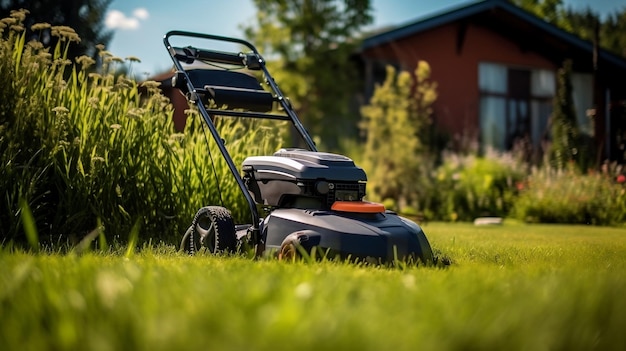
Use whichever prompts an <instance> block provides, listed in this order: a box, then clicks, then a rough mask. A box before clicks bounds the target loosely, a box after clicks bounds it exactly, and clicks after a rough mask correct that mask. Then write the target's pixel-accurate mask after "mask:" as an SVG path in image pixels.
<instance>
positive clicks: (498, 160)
mask: <svg viewBox="0 0 626 351" xmlns="http://www.w3.org/2000/svg"><path fill="white" fill-rule="evenodd" d="M524 167H525V166H524V164H523V163H521V162H519V161H518V160H516V159H515V157H514V156H512V155H511V154H498V153H496V152H491V151H490V152H487V154H486V155H485V156H480V157H479V156H475V155H459V154H451V153H444V157H443V162H442V164H441V165H440V166H439V167H438V168H437V170H436V171H435V174H434V177H433V178H434V179H433V188H432V189H431V191H430V192H429V193H430V194H431V198H430V200H429V201H430V203H429V204H428V205H427V206H425V208H428V209H430V211H432V213H431V214H430V216H431V217H432V218H433V219H440V220H447V221H457V220H458V221H472V220H474V219H475V218H476V217H480V216H506V215H507V213H508V211H509V210H510V208H511V207H512V205H513V202H514V200H515V196H516V193H517V188H516V185H517V184H518V183H519V182H520V181H521V180H522V179H523V178H524V175H525V173H524Z"/></svg>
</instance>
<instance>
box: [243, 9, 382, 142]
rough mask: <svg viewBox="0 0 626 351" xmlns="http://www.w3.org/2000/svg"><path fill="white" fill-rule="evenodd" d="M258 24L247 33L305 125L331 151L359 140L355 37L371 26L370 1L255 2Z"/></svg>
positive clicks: (247, 29)
mask: <svg viewBox="0 0 626 351" xmlns="http://www.w3.org/2000/svg"><path fill="white" fill-rule="evenodd" d="M254 3H255V5H256V7H257V10H258V11H257V24H256V25H253V26H249V27H246V28H244V30H245V33H246V35H247V37H248V38H249V40H250V41H252V42H253V43H254V44H255V45H257V47H258V48H259V50H260V51H261V52H262V54H263V55H264V56H265V57H266V59H267V60H268V61H269V62H268V66H270V68H271V69H272V71H273V72H274V77H275V78H276V80H277V81H278V82H279V83H280V84H281V89H282V90H283V92H284V93H285V94H286V95H287V96H289V97H290V99H291V102H292V103H293V105H294V108H295V109H296V111H297V112H298V113H299V115H300V117H301V118H302V120H303V122H304V124H305V126H306V127H307V128H308V129H309V130H310V132H311V133H312V134H313V137H314V138H315V139H316V140H317V141H318V144H319V143H320V142H321V143H323V144H324V146H325V147H327V148H331V149H332V148H336V147H338V146H339V144H340V139H341V138H342V137H343V135H344V134H346V133H347V134H349V135H351V136H356V134H357V131H358V129H357V122H358V117H357V115H358V114H357V113H352V114H351V113H350V112H351V111H350V100H351V99H352V97H353V95H354V91H355V88H356V86H358V85H357V82H358V74H357V71H356V68H355V67H354V64H353V63H351V62H350V56H351V55H352V54H353V53H354V50H355V49H356V47H357V43H356V41H354V40H353V38H354V37H355V36H356V35H357V34H358V32H359V30H360V29H361V28H362V27H363V26H365V25H367V24H369V23H371V21H372V16H371V7H370V2H369V0H281V1H276V0H255V1H254Z"/></svg>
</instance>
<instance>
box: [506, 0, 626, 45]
mask: <svg viewBox="0 0 626 351" xmlns="http://www.w3.org/2000/svg"><path fill="white" fill-rule="evenodd" d="M512 2H513V3H514V4H516V5H517V6H519V7H521V8H523V9H525V10H526V11H529V12H531V13H532V14H534V15H535V16H537V17H539V18H541V19H543V20H544V21H546V22H549V23H551V24H554V25H555V26H557V27H559V28H561V29H563V30H566V31H568V32H570V33H572V34H575V35H577V36H578V37H580V38H582V39H584V40H588V41H591V42H593V41H594V40H595V36H596V35H595V32H596V27H598V34H599V46H600V47H601V48H603V49H605V50H608V51H611V52H613V53H615V54H617V55H620V56H622V57H626V36H625V35H624V33H626V7H625V8H624V9H623V10H622V11H616V12H614V13H613V14H609V15H608V16H607V17H606V19H604V20H601V18H600V15H599V14H598V13H596V12H594V11H593V10H592V8H591V7H587V8H586V9H584V10H582V11H581V10H574V9H572V8H565V5H564V4H563V1H562V0H512Z"/></svg>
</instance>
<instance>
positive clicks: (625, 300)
mask: <svg viewBox="0 0 626 351" xmlns="http://www.w3.org/2000/svg"><path fill="white" fill-rule="evenodd" d="M423 228H424V230H425V231H426V234H427V236H428V238H429V239H430V241H431V244H432V246H433V248H434V249H435V252H436V253H437V255H439V256H440V257H442V258H448V259H449V260H450V261H451V262H452V263H451V264H450V265H449V266H447V267H414V266H410V267H391V268H390V267H372V266H360V265H354V264H344V263H337V262H315V263H306V262H296V263H285V262H279V261H276V260H271V259H267V260H260V261H254V260H251V259H247V258H243V257H212V256H196V257H188V256H186V255H183V254H180V253H177V252H176V251H175V249H174V248H173V247H172V248H170V247H167V246H159V247H156V248H149V249H143V250H140V251H138V252H137V253H135V254H134V255H132V256H130V257H125V255H124V252H122V251H123V250H120V251H121V252H120V253H119V254H117V253H106V254H105V253H88V254H83V255H73V254H68V255H58V254H30V253H23V252H11V251H10V250H8V249H4V250H3V251H2V252H0V267H1V269H0V317H1V321H0V350H151V351H155V350H460V349H463V350H474V349H478V350H594V349H597V350H624V349H626V229H624V228H602V227H589V226H564V225H521V224H520V225H518V224H505V225H503V226H493V227H477V226H473V225H472V224H443V223H427V224H424V225H423Z"/></svg>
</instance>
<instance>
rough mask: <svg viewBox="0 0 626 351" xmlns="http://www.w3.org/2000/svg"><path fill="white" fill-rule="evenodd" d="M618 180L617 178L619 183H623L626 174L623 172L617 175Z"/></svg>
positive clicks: (625, 180)
mask: <svg viewBox="0 0 626 351" xmlns="http://www.w3.org/2000/svg"><path fill="white" fill-rule="evenodd" d="M616 180H617V182H618V183H620V184H622V183H624V182H626V176H625V175H623V174H620V175H618V176H617V179H616Z"/></svg>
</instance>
